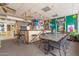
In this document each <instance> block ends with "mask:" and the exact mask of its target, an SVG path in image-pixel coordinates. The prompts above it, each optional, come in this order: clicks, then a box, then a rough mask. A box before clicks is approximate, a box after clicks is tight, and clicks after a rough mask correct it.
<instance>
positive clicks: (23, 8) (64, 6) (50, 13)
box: [8, 3, 79, 18]
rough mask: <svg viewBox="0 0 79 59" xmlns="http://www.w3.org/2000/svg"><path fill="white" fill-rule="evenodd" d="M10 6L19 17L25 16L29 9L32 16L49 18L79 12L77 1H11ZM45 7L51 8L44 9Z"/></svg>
mask: <svg viewBox="0 0 79 59" xmlns="http://www.w3.org/2000/svg"><path fill="white" fill-rule="evenodd" d="M8 6H9V7H11V8H13V9H15V10H16V13H15V14H13V15H14V16H17V17H23V13H24V12H28V10H29V9H30V10H31V15H32V16H35V15H37V16H40V15H41V16H45V17H47V18H49V17H52V18H55V17H61V16H65V15H71V14H74V13H78V12H79V4H77V3H75V4H72V3H9V4H8ZM45 7H49V8H50V9H47V11H44V10H43V9H44V8H45Z"/></svg>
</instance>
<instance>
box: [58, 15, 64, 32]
mask: <svg viewBox="0 0 79 59" xmlns="http://www.w3.org/2000/svg"><path fill="white" fill-rule="evenodd" d="M57 31H59V32H64V31H65V18H64V17H61V18H58V19H57Z"/></svg>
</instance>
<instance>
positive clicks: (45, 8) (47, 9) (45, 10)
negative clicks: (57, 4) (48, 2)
mask: <svg viewBox="0 0 79 59" xmlns="http://www.w3.org/2000/svg"><path fill="white" fill-rule="evenodd" d="M42 10H43V11H44V12H48V11H50V10H51V8H50V7H48V6H46V7H44V8H42Z"/></svg>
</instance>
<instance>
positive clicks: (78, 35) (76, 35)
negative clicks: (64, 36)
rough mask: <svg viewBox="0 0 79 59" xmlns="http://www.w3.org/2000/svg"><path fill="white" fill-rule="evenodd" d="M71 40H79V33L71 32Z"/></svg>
mask: <svg viewBox="0 0 79 59" xmlns="http://www.w3.org/2000/svg"><path fill="white" fill-rule="evenodd" d="M70 40H72V41H79V33H77V32H71V33H70Z"/></svg>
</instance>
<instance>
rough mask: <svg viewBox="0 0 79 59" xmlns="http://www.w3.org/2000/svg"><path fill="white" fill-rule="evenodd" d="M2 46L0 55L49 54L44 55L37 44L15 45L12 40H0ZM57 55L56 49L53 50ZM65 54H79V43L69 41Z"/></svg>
mask: <svg viewBox="0 0 79 59" xmlns="http://www.w3.org/2000/svg"><path fill="white" fill-rule="evenodd" d="M2 46H3V47H2V48H0V55H1V56H51V55H50V54H48V55H45V54H44V53H43V50H42V49H39V48H38V46H37V44H28V45H27V44H25V45H23V44H21V45H17V44H15V43H14V42H13V41H12V40H6V41H2ZM53 52H54V53H56V54H57V55H59V54H58V53H57V50H54V51H53ZM67 56H79V43H76V42H70V44H69V46H68V49H67Z"/></svg>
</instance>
